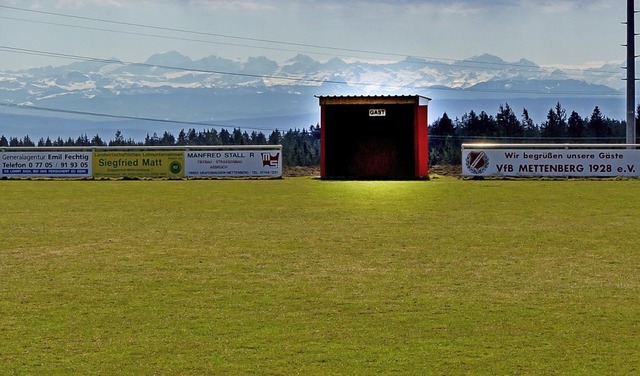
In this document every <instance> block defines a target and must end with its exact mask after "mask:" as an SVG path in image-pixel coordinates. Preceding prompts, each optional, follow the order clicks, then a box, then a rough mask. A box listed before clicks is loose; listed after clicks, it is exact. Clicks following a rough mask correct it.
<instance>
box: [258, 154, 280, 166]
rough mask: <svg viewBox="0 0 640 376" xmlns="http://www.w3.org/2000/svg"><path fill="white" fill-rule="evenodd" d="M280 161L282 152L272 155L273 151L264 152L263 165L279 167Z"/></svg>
mask: <svg viewBox="0 0 640 376" xmlns="http://www.w3.org/2000/svg"><path fill="white" fill-rule="evenodd" d="M278 163H280V153H277V154H276V155H271V153H262V167H267V166H268V167H274V168H275V167H278Z"/></svg>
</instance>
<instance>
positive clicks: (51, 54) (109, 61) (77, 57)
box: [0, 45, 622, 96]
mask: <svg viewBox="0 0 640 376" xmlns="http://www.w3.org/2000/svg"><path fill="white" fill-rule="evenodd" d="M0 51H5V52H14V53H22V54H28V55H36V56H47V57H56V58H63V59H72V60H81V61H88V62H99V63H105V64H120V65H125V66H136V67H146V68H162V69H167V70H176V71H183V72H193V73H203V74H219V75H230V76H236V77H247V78H256V79H264V80H284V81H292V82H299V83H317V84H335V85H350V86H375V87H381V88H388V89H414V90H422V91H460V90H465V91H469V92H475V93H503V92H504V90H498V89H477V88H473V87H471V88H466V89H455V88H448V87H422V86H410V85H391V84H380V83H371V82H347V81H338V80H326V79H314V78H309V77H289V76H277V75H261V74H251V73H238V72H227V71H219V70H209V69H198V68H188V67H176V66H169V65H159V64H149V63H138V62H127V61H122V60H117V59H103V58H97V57H89V56H80V55H71V54H63V53H58V52H49V51H40V50H31V49H25V48H17V47H10V46H2V45H0ZM509 93H512V94H537V95H583V96H593V95H605V96H621V95H622V93H617V92H615V93H604V92H593V93H585V92H581V91H555V92H542V91H537V90H512V91H509Z"/></svg>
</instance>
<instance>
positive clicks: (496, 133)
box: [0, 102, 640, 166]
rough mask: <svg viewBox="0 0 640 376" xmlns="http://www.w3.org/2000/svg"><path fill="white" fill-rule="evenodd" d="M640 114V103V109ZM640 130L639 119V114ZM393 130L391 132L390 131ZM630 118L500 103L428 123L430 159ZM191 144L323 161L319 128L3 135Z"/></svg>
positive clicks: (598, 135) (573, 137)
mask: <svg viewBox="0 0 640 376" xmlns="http://www.w3.org/2000/svg"><path fill="white" fill-rule="evenodd" d="M636 113H637V114H638V115H637V116H639V117H640V106H638V110H637V112H636ZM636 124H637V126H638V128H640V119H639V118H638V117H637V118H636ZM391 131H392V130H390V132H391ZM625 141H626V122H625V121H620V120H615V119H611V118H608V117H606V116H604V115H603V114H602V112H601V111H600V109H599V108H598V106H596V107H595V108H594V109H593V112H592V113H591V116H588V117H582V116H580V115H579V114H578V113H577V112H576V111H572V112H571V113H570V114H569V115H567V111H566V110H565V109H564V108H563V107H562V106H561V105H560V103H559V102H558V103H557V104H556V105H555V106H554V107H553V108H551V109H549V111H548V113H547V116H546V120H545V121H544V122H542V123H541V124H536V123H534V121H533V120H532V119H531V118H530V117H529V113H528V111H527V109H523V111H522V114H521V115H520V116H518V115H516V113H515V112H514V110H513V109H512V108H511V107H510V106H509V104H508V103H507V104H504V105H502V104H501V105H500V106H499V108H498V112H497V113H496V115H495V116H494V115H489V114H487V113H486V112H485V111H482V112H480V113H476V112H475V111H473V110H472V111H470V112H468V113H466V114H464V115H463V116H462V117H461V118H455V119H451V118H449V116H448V115H447V113H444V114H443V115H442V116H441V117H439V118H438V119H436V120H435V121H434V122H433V123H431V124H430V125H429V163H430V164H432V165H434V164H460V163H461V146H462V143H464V142H499V143H624V142H625ZM188 145H223V146H224V145H282V149H283V163H284V165H285V166H316V165H319V164H320V126H319V125H315V126H310V127H309V128H308V129H307V128H301V129H289V130H288V131H286V132H284V131H280V130H277V129H276V130H274V131H272V132H271V133H270V134H269V135H268V136H267V135H265V134H264V133H262V132H256V131H252V132H251V133H248V132H247V131H243V130H242V129H240V128H234V129H233V130H231V131H229V130H227V129H225V128H222V129H220V130H217V129H214V128H212V129H205V130H201V131H197V130H195V129H188V130H186V131H185V130H184V129H182V130H181V131H180V132H179V133H178V135H177V136H174V135H173V134H171V133H170V132H167V131H165V132H164V133H162V135H159V134H157V133H153V134H151V135H149V134H147V135H146V137H145V139H144V140H143V141H135V140H133V139H131V138H125V136H124V135H123V134H122V132H121V131H119V130H118V131H116V133H115V135H114V138H113V139H110V140H108V141H106V140H103V139H102V138H101V137H100V136H99V135H97V134H96V135H95V136H93V137H91V138H89V137H88V136H87V135H86V134H83V135H81V136H79V137H77V138H75V139H74V138H71V137H69V138H67V139H63V138H61V137H58V138H56V139H53V140H52V139H50V138H49V137H47V138H46V139H45V138H40V139H39V140H38V141H37V142H34V141H33V140H31V139H30V138H29V136H25V137H23V138H17V137H10V138H9V139H7V138H6V137H5V136H0V147H2V146H52V147H58V146H188Z"/></svg>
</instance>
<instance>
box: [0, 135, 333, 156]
mask: <svg viewBox="0 0 640 376" xmlns="http://www.w3.org/2000/svg"><path fill="white" fill-rule="evenodd" d="M187 145H282V154H283V164H284V165H285V166H317V165H319V164H320V126H310V127H309V129H289V130H288V131H286V132H283V131H280V130H277V129H276V130H274V131H272V132H271V133H270V134H269V136H268V137H267V136H265V134H264V133H262V132H256V131H253V132H251V133H247V132H246V131H242V130H241V129H239V128H234V129H233V130H232V131H231V132H230V131H229V130H227V129H225V128H222V129H220V130H219V131H218V130H216V129H205V130H202V131H196V130H195V129H189V130H187V131H185V130H184V129H183V130H181V131H180V133H179V134H178V136H177V137H176V136H174V135H172V134H171V133H170V132H164V133H163V134H162V136H159V135H158V134H157V133H154V134H153V135H149V134H147V136H146V137H145V139H144V141H135V140H133V139H132V138H125V137H124V135H123V134H122V132H121V131H119V130H118V131H116V133H115V136H114V138H113V139H111V140H109V141H105V140H103V139H102V138H101V137H100V136H99V135H95V136H93V137H92V138H89V137H88V136H87V135H86V134H84V135H81V136H79V137H78V138H76V139H73V138H71V137H69V138H67V139H66V140H65V139H63V138H61V137H58V138H56V139H55V140H52V139H51V138H49V137H47V138H46V139H45V138H44V137H43V138H40V140H38V141H37V142H34V141H32V140H31V138H29V136H25V137H23V138H21V139H20V138H17V137H10V138H9V139H7V138H6V137H5V136H4V135H2V136H0V147H2V146H53V147H58V146H187Z"/></svg>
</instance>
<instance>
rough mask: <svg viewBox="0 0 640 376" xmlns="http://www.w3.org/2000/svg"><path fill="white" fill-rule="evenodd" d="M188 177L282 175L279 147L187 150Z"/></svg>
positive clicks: (186, 168)
mask: <svg viewBox="0 0 640 376" xmlns="http://www.w3.org/2000/svg"><path fill="white" fill-rule="evenodd" d="M184 161H185V176H187V177H242V176H250V177H257V176H265V177H280V176H282V154H281V153H280V151H279V150H265V149H257V150H250V149H243V150H198V151H185V152H184Z"/></svg>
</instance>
